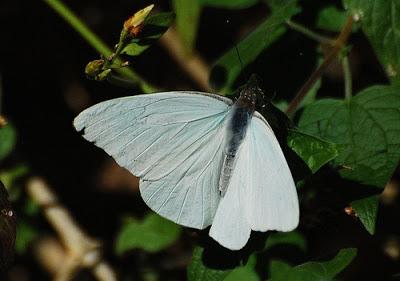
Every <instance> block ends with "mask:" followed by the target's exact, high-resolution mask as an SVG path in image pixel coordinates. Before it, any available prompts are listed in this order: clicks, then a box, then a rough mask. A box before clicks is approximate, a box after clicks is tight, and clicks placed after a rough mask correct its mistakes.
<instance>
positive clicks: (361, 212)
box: [350, 195, 379, 235]
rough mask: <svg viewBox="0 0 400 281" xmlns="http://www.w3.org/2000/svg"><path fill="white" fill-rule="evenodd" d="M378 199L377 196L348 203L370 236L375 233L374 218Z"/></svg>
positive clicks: (376, 212)
mask: <svg viewBox="0 0 400 281" xmlns="http://www.w3.org/2000/svg"><path fill="white" fill-rule="evenodd" d="M378 203H379V197H378V196H377V195H374V196H370V197H367V198H363V199H360V200H356V201H353V202H351V203H350V206H351V207H352V208H353V209H354V211H355V212H356V214H357V217H358V218H359V219H360V221H361V223H362V224H363V225H364V227H365V229H366V230H367V231H368V232H369V233H370V234H371V235H372V234H374V233H375V224H376V217H377V215H378Z"/></svg>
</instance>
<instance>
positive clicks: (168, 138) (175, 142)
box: [74, 92, 232, 229]
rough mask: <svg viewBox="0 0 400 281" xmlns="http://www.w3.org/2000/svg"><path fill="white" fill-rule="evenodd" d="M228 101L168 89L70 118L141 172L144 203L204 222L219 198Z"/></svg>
mask: <svg viewBox="0 0 400 281" xmlns="http://www.w3.org/2000/svg"><path fill="white" fill-rule="evenodd" d="M231 104H232V102H231V101H230V100H229V99H226V98H223V97H220V96H217V95H212V94H205V93H193V92H167V93H157V94H149V95H138V96H133V97H126V98H119V99H113V100H110V101H105V102H102V103H99V104H97V105H94V106H92V107H90V108H89V109H87V110H85V111H83V112H82V113H81V114H79V115H78V117H77V118H76V119H75V120H74V125H75V127H76V129H77V130H82V129H84V134H83V137H84V138H86V139H87V140H89V141H92V142H94V143H95V144H96V145H97V146H98V147H100V148H102V149H104V150H105V151H106V152H107V153H108V154H109V155H111V156H112V157H113V158H114V159H115V160H116V162H117V163H118V164H119V165H120V166H122V167H124V168H126V169H127V170H129V171H130V172H131V173H132V174H134V175H136V176H138V177H140V178H141V181H140V192H141V195H142V197H143V199H144V201H145V202H146V203H147V205H148V206H149V207H150V208H151V209H153V210H154V211H156V212H157V213H159V214H160V215H162V216H164V217H166V218H168V219H170V220H172V221H174V222H177V223H179V224H182V225H185V226H189V227H193V228H199V229H202V228H205V227H207V226H208V225H210V224H211V223H212V219H213V217H214V214H215V211H216V208H217V206H218V203H219V197H220V195H219V191H218V188H217V186H218V180H219V174H220V167H221V163H222V161H223V147H222V146H223V139H224V134H225V128H224V121H225V117H226V115H227V114H228V111H229V109H230V105H231Z"/></svg>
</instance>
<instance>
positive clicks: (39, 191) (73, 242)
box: [27, 178, 117, 281]
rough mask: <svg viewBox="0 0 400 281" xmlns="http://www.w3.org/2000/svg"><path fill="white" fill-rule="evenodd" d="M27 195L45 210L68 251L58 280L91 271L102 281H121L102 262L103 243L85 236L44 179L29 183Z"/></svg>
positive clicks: (56, 275) (56, 278)
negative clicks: (87, 270)
mask: <svg viewBox="0 0 400 281" xmlns="http://www.w3.org/2000/svg"><path fill="white" fill-rule="evenodd" d="M27 192H28V194H29V195H30V197H31V198H32V199H33V200H34V201H35V202H36V203H37V204H38V205H39V206H41V207H42V209H43V213H44V215H45V217H46V218H47V220H48V221H49V223H50V224H51V225H52V226H53V228H54V230H55V231H56V232H57V234H58V236H59V239H60V241H61V242H62V244H63V245H64V248H65V249H66V251H65V253H66V257H65V259H64V262H63V264H62V266H60V268H59V269H58V270H57V272H56V274H55V277H54V280H55V281H69V280H72V278H73V276H74V274H75V273H76V272H78V271H79V270H80V269H82V268H90V269H91V270H92V271H93V272H94V275H95V276H96V277H97V280H99V281H116V280H117V278H116V274H115V273H114V270H113V269H112V268H111V266H110V265H108V264H107V263H106V262H104V261H103V260H102V257H101V244H100V243H99V242H98V241H96V240H94V239H92V238H90V237H89V236H88V235H87V234H86V233H84V231H83V230H82V229H81V228H80V227H79V226H78V225H77V224H76V222H75V221H74V220H73V218H72V217H71V215H70V213H69V212H68V210H67V209H66V208H65V207H63V206H61V205H60V204H59V203H58V199H57V197H56V195H55V194H54V193H53V192H52V191H51V189H50V187H49V186H48V185H47V184H46V183H45V182H44V181H43V180H42V179H40V178H33V179H31V180H29V182H28V183H27Z"/></svg>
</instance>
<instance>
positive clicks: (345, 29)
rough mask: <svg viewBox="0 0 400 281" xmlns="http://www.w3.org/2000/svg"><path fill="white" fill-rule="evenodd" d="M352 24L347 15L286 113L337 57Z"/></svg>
mask: <svg viewBox="0 0 400 281" xmlns="http://www.w3.org/2000/svg"><path fill="white" fill-rule="evenodd" d="M352 26H353V18H352V17H348V18H347V21H346V24H345V25H344V27H343V29H342V30H341V32H340V34H339V36H338V38H337V39H336V40H335V43H334V45H333V47H332V49H331V51H330V53H329V54H328V55H327V56H326V58H325V60H324V61H323V62H322V64H321V65H320V66H319V67H318V68H317V69H316V70H315V71H314V72H313V73H312V74H311V75H310V77H309V78H308V80H307V81H306V82H305V83H304V84H303V86H302V87H301V88H300V90H299V91H298V93H297V95H296V96H295V97H294V98H293V100H292V101H291V102H290V104H289V106H288V108H287V109H286V113H287V114H288V115H292V114H293V113H294V112H295V111H296V109H297V107H298V106H299V104H300V103H301V101H302V100H303V99H304V98H305V96H306V95H307V93H308V91H309V90H310V89H311V88H312V86H313V85H314V83H315V82H316V81H317V80H318V79H319V78H320V77H321V76H322V74H323V73H324V72H325V70H326V69H327V68H328V66H329V65H330V64H331V63H332V62H333V60H334V59H335V58H336V57H337V55H338V54H339V52H340V50H341V49H342V48H343V47H344V46H345V45H346V42H347V39H348V38H349V36H350V34H351V31H352Z"/></svg>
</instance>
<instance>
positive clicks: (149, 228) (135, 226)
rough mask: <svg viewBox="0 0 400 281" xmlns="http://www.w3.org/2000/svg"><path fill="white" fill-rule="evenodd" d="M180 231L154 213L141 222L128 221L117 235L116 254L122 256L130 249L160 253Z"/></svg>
mask: <svg viewBox="0 0 400 281" xmlns="http://www.w3.org/2000/svg"><path fill="white" fill-rule="evenodd" d="M181 230H182V228H181V227H180V226H179V225H177V224H175V223H173V222H171V221H169V220H167V219H164V218H162V217H160V216H159V215H156V214H154V213H151V214H149V215H147V216H146V217H145V218H144V220H143V221H142V222H138V221H136V220H130V221H128V222H127V223H125V224H124V225H123V226H122V229H121V230H120V232H119V234H118V237H117V241H116V252H117V254H123V253H125V252H126V251H129V250H132V249H143V250H145V251H148V252H158V251H161V250H163V249H165V248H167V247H169V246H171V245H172V244H173V243H175V241H176V240H177V239H178V238H179V235H180V234H181Z"/></svg>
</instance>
